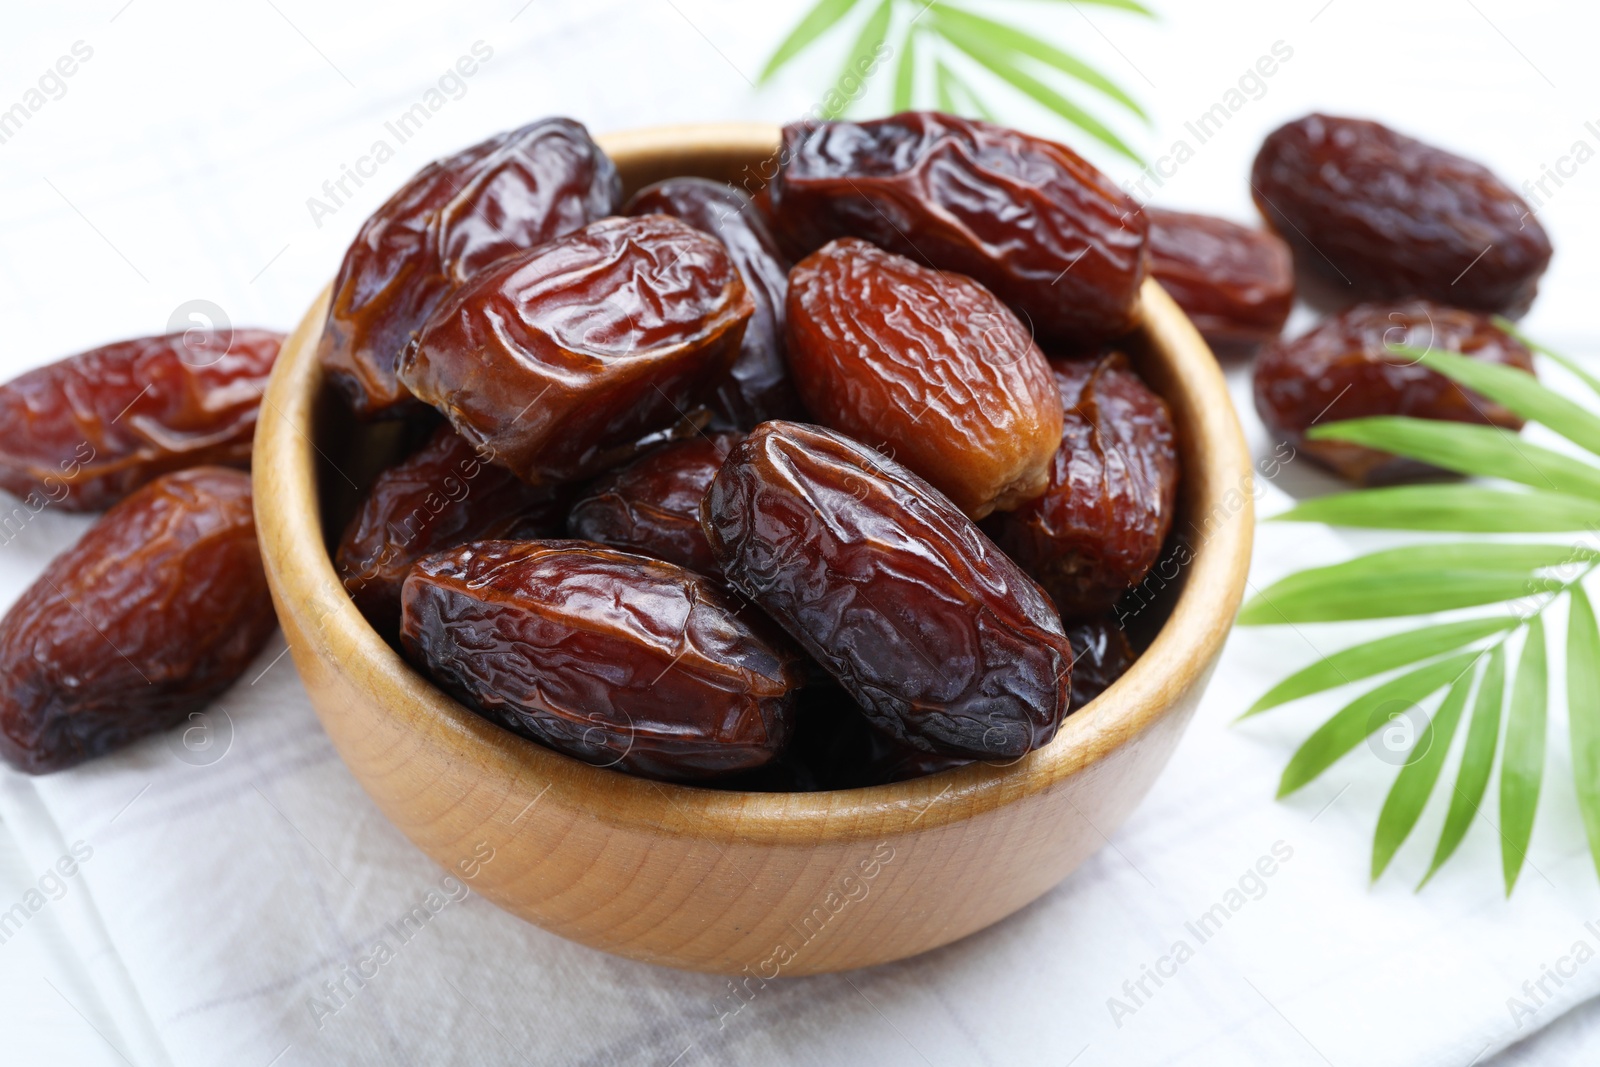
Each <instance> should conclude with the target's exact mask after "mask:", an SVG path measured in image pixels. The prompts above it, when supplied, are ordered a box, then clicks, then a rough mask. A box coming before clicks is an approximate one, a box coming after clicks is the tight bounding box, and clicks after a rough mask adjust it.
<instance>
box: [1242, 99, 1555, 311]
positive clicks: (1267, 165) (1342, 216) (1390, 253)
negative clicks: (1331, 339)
mask: <svg viewBox="0 0 1600 1067" xmlns="http://www.w3.org/2000/svg"><path fill="white" fill-rule="evenodd" d="M1250 181H1251V185H1252V187H1253V189H1254V191H1255V200H1256V206H1257V207H1259V208H1260V209H1261V213H1262V214H1263V215H1264V216H1265V217H1266V219H1267V221H1268V222H1270V223H1271V224H1272V226H1273V228H1274V229H1276V230H1277V231H1278V232H1279V233H1280V234H1281V235H1282V236H1283V238H1284V240H1286V241H1288V242H1289V244H1290V245H1292V246H1293V247H1294V250H1295V256H1296V261H1297V263H1298V264H1299V265H1300V266H1301V267H1302V268H1303V269H1306V270H1309V271H1310V272H1311V273H1312V274H1315V275H1319V276H1320V277H1321V278H1322V279H1323V280H1324V281H1325V282H1326V283H1327V284H1328V288H1329V289H1330V290H1331V291H1332V292H1334V293H1335V294H1337V295H1339V296H1343V297H1346V298H1348V299H1347V302H1350V303H1354V302H1355V301H1357V300H1403V299H1407V298H1410V297H1424V298H1426V299H1430V300H1438V301H1440V302H1442V303H1448V304H1452V305H1454V306H1456V307H1464V308H1471V309H1473V310H1478V311H1499V312H1505V313H1507V314H1516V313H1519V312H1521V311H1524V310H1526V309H1527V307H1528V305H1530V304H1531V303H1533V298H1534V294H1535V293H1536V292H1537V291H1538V287H1539V276H1540V275H1541V274H1543V273H1544V269H1545V267H1546V265H1548V264H1549V262H1550V254H1551V249H1550V239H1549V238H1548V237H1547V236H1546V235H1545V232H1544V228H1543V227H1542V226H1540V225H1539V220H1538V219H1537V218H1536V217H1535V216H1534V214H1533V210H1532V209H1531V208H1529V207H1528V205H1527V203H1526V202H1525V201H1524V200H1523V199H1522V198H1521V197H1520V196H1518V195H1517V194H1516V193H1514V192H1512V191H1511V189H1510V188H1509V187H1507V186H1506V185H1505V183H1503V182H1501V181H1500V179H1498V178H1496V177H1495V176H1494V175H1493V174H1491V173H1490V172H1489V171H1488V170H1487V169H1486V168H1484V167H1482V166H1480V165H1478V164H1477V163H1473V162H1472V161H1470V160H1466V159H1462V158H1461V157H1460V156H1457V155H1454V154H1452V153H1450V152H1446V151H1444V150H1443V149H1440V148H1435V147H1433V146H1432V145H1427V144H1423V143H1422V142H1421V141H1417V140H1414V139H1413V138H1410V137H1407V136H1405V135H1404V134H1400V133H1396V132H1395V131H1394V130H1391V129H1389V128H1388V127H1386V126H1382V125H1379V124H1378V123H1376V122H1367V121H1364V120H1361V119H1347V118H1337V117H1334V116H1331V115H1308V116H1306V117H1305V118H1303V119H1300V120H1298V121H1296V122H1291V123H1289V124H1287V125H1285V126H1282V127H1279V128H1278V129H1277V130H1274V131H1273V132H1272V133H1271V134H1270V135H1269V136H1268V137H1267V139H1266V141H1265V142H1264V143H1263V144H1262V146H1261V150H1260V152H1258V153H1257V155H1256V159H1255V165H1254V166H1253V168H1252V169H1251V174H1250Z"/></svg>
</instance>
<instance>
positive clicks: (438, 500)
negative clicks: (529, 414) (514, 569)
mask: <svg viewBox="0 0 1600 1067" xmlns="http://www.w3.org/2000/svg"><path fill="white" fill-rule="evenodd" d="M561 504H562V500H561V496H560V494H558V493H557V492H555V491H553V490H551V489H549V488H547V487H543V486H533V485H529V484H527V483H526V482H524V481H523V480H522V479H520V478H518V477H517V476H516V475H514V474H512V473H511V472H510V471H508V470H506V469H505V468H504V467H500V466H496V465H495V464H493V463H491V462H489V458H488V457H486V456H481V455H479V454H478V453H477V452H476V451H474V450H473V447H472V446H471V445H470V444H468V443H467V442H466V440H465V439H463V438H462V437H461V435H460V434H457V433H456V432H455V431H453V430H451V429H450V427H448V426H441V427H439V428H438V429H437V430H435V431H434V433H433V436H432V437H430V438H429V439H428V441H427V443H425V444H424V445H423V446H422V447H421V448H419V449H418V450H417V451H415V452H413V453H412V454H411V455H410V456H408V457H406V458H405V459H404V460H402V461H401V462H400V463H397V464H395V465H394V466H393V467H390V468H389V469H387V470H385V471H383V472H382V473H380V474H379V475H378V477H377V479H376V480H375V481H374V482H373V483H372V488H371V489H369V490H367V495H366V496H365V497H364V498H363V499H362V501H361V506H360V507H359V508H357V509H356V513H355V515H354V516H353V517H352V518H351V520H350V525H348V526H347V527H345V531H344V537H343V538H342V539H341V540H340V541H339V548H338V551H337V552H336V553H335V554H334V568H335V569H336V570H337V571H338V572H339V580H340V581H342V582H343V583H344V587H345V589H346V590H347V591H348V592H349V593H350V598H351V599H352V600H354V601H355V604H356V607H357V608H359V609H360V610H361V614H362V615H364V616H366V618H367V621H368V622H370V623H372V626H373V628H374V629H376V630H377V631H378V632H379V633H381V634H383V635H384V636H385V637H386V638H388V639H390V640H393V639H394V638H395V637H397V636H398V634H399V631H400V587H401V585H402V584H403V583H404V582H405V580H406V575H407V574H408V573H410V571H411V565H412V564H414V563H416V561H417V560H419V559H421V558H422V557H423V556H427V555H432V554H433V553H435V552H442V551H444V550H445V549H447V548H454V547H456V546H457V545H463V544H466V543H467V542H468V541H485V540H494V539H500V538H506V539H510V540H535V539H537V538H541V537H549V536H550V535H551V534H553V533H556V532H557V531H559V530H560V528H561V521H562V515H561V510H562V508H561Z"/></svg>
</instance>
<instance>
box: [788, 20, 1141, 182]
mask: <svg viewBox="0 0 1600 1067" xmlns="http://www.w3.org/2000/svg"><path fill="white" fill-rule="evenodd" d="M978 2H979V0H971V3H972V4H977V3H978ZM1039 2H1041V3H1043V2H1055V3H1058V4H1059V3H1062V2H1068V3H1072V4H1073V6H1074V7H1075V8H1077V7H1079V5H1090V6H1099V7H1108V8H1114V9H1118V10H1121V11H1126V12H1131V13H1133V14H1137V15H1143V16H1145V17H1147V18H1153V17H1154V15H1153V14H1152V12H1151V11H1150V10H1149V9H1148V8H1146V7H1144V6H1143V5H1141V4H1138V3H1135V2H1134V0H1039ZM862 7H864V8H868V9H869V10H868V13H867V15H866V16H865V20H864V21H863V22H862V23H861V26H860V29H859V30H858V32H857V33H856V36H855V38H854V40H853V42H852V44H851V45H850V48H849V51H848V52H847V53H846V54H845V58H844V62H843V66H842V68H841V69H842V71H843V73H842V74H841V75H840V78H839V83H840V84H846V83H847V82H848V80H849V79H851V78H854V77H855V75H856V71H858V70H859V69H861V67H860V66H859V64H861V63H862V62H863V61H864V60H867V59H870V58H871V57H873V56H874V55H875V54H876V53H877V49H878V48H879V47H880V46H882V45H883V44H885V43H886V42H888V41H889V40H890V38H891V36H892V37H893V38H894V39H895V40H896V42H897V43H896V44H895V46H894V59H895V65H894V71H893V73H894V85H893V110H895V111H904V110H906V109H908V108H911V107H919V106H935V107H938V108H939V110H941V111H946V112H949V113H951V114H957V115H966V116H969V117H976V118H983V119H991V120H992V119H993V118H994V112H993V111H992V109H991V107H990V105H989V103H988V102H987V101H986V100H985V99H984V98H983V97H982V96H980V95H979V93H978V92H977V90H976V89H974V88H973V86H972V84H971V83H970V82H969V81H968V80H967V79H966V78H965V77H963V76H962V75H961V73H960V72H959V70H958V66H959V61H958V62H955V63H953V62H952V60H953V59H954V57H956V56H960V57H962V60H964V61H968V62H970V63H971V64H973V65H975V66H976V67H978V68H981V69H983V70H985V71H987V72H988V73H989V74H991V75H993V76H994V77H995V78H996V79H998V80H999V81H1001V82H1003V83H1005V84H1006V85H1009V86H1010V87H1011V88H1012V89H1014V90H1015V91H1017V92H1020V93H1022V94H1024V95H1026V96H1028V97H1030V98H1032V99H1033V100H1034V101H1036V102H1037V103H1039V104H1041V105H1042V106H1044V107H1045V108H1048V109H1049V110H1050V111H1052V112H1054V113H1055V114H1056V115H1058V116H1060V117H1061V118H1062V119H1064V120H1066V121H1067V122H1069V123H1071V124H1072V125H1074V126H1076V127H1078V128H1079V129H1080V130H1083V131H1084V132H1085V133H1087V134H1089V135H1090V136H1092V137H1094V138H1095V139H1096V140H1098V141H1100V142H1101V143H1103V144H1105V145H1106V146H1108V147H1109V148H1111V149H1113V150H1115V151H1117V152H1119V153H1121V154H1122V155H1124V156H1126V157H1128V158H1129V159H1131V160H1134V161H1135V162H1138V163H1141V164H1142V163H1143V160H1142V159H1140V157H1139V155H1138V154H1137V153H1136V152H1134V150H1133V149H1132V148H1130V147H1128V145H1127V144H1126V143H1125V142H1124V141H1123V140H1122V139H1121V138H1120V137H1118V136H1117V134H1116V133H1115V132H1114V131H1113V130H1112V129H1111V128H1110V127H1108V126H1107V125H1106V124H1105V123H1103V122H1101V121H1100V120H1099V119H1098V118H1096V117H1095V116H1094V115H1093V114H1092V113H1090V112H1089V111H1087V110H1085V109H1084V108H1083V107H1081V106H1079V105H1078V104H1077V103H1076V102H1075V101H1074V100H1072V99H1071V98H1070V97H1068V96H1067V95H1065V94H1064V93H1063V92H1062V91H1061V89H1059V88H1058V87H1057V86H1056V85H1055V84H1052V82H1053V81H1056V80H1059V79H1060V78H1061V77H1062V76H1064V77H1065V78H1067V79H1070V80H1072V81H1074V82H1077V83H1079V84H1082V85H1086V86H1088V87H1090V88H1092V89H1094V90H1095V91H1096V92H1098V93H1100V94H1101V95H1102V96H1104V97H1105V98H1107V99H1108V100H1110V101H1112V102H1113V103H1115V104H1116V105H1118V106H1119V107H1121V108H1124V109H1126V110H1127V111H1129V112H1131V113H1133V114H1134V115H1136V116H1137V117H1138V118H1139V119H1141V120H1144V121H1145V122H1148V121H1149V117H1148V116H1147V115H1146V114H1145V112H1144V110H1143V109H1142V108H1141V107H1140V106H1139V104H1138V102H1137V101H1135V100H1134V99H1133V98H1132V97H1131V96H1129V95H1128V94H1127V93H1126V92H1124V91H1123V90H1122V89H1121V88H1119V87H1118V86H1117V84H1116V83H1115V82H1113V81H1112V80H1111V79H1110V78H1108V77H1106V76H1105V75H1104V74H1102V73H1101V72H1100V71H1098V70H1096V69H1095V68H1094V67H1092V66H1090V65H1089V64H1087V63H1085V62H1083V61H1082V60H1080V59H1078V58H1077V57H1076V56H1074V55H1072V54H1070V53H1068V52H1066V51H1063V50H1062V49H1061V48H1058V47H1056V46H1055V45H1053V44H1050V43H1048V42H1046V41H1042V40H1039V39H1038V38H1037V37H1035V36H1034V35H1033V34H1031V33H1029V32H1028V31H1026V30H1023V29H1021V28H1019V27H1017V26H1012V25H1008V24H1006V23H1003V22H997V21H995V20H994V19H991V18H988V17H986V16H984V15H981V14H979V13H978V12H977V11H974V10H972V8H971V6H957V5H955V4H947V3H944V2H942V0H818V3H817V4H816V5H815V6H814V7H812V8H811V9H810V10H809V11H807V12H806V14H805V15H804V16H802V17H801V19H800V21H799V22H798V23H796V25H795V27H794V29H793V30H791V31H790V32H789V35H788V36H787V37H785V38H784V40H783V42H782V43H781V44H779V45H778V48H777V50H776V51H774V52H773V53H772V58H771V59H769V60H768V61H767V65H766V67H765V69H763V70H762V72H761V78H760V80H761V81H762V82H765V81H767V80H768V79H770V78H771V77H772V76H773V75H774V74H776V73H777V72H778V71H779V70H781V69H783V68H784V67H785V66H787V65H788V64H789V63H790V62H791V61H792V60H793V59H794V58H795V57H796V56H798V55H799V54H800V53H801V52H803V51H805V50H807V49H809V48H810V47H811V46H812V45H813V44H814V43H816V41H817V40H818V38H820V37H822V36H823V35H824V34H826V33H827V32H828V31H829V30H831V29H833V28H834V27H835V26H836V25H838V23H840V22H841V21H842V20H844V18H845V16H846V15H848V14H850V13H851V12H852V11H853V10H855V9H856V8H862ZM1079 14H1080V15H1083V12H1082V11H1081V10H1080V11H1079ZM1083 18H1084V19H1085V24H1086V25H1092V24H1090V23H1088V21H1087V19H1088V16H1087V15H1083ZM836 99H837V100H838V101H839V103H838V104H837V105H836V106H828V107H824V109H823V117H824V118H829V119H832V118H837V117H838V116H839V115H840V114H842V113H843V112H844V111H845V110H846V109H848V107H849V106H850V104H851V103H852V99H851V98H850V94H845V95H843V96H840V97H836Z"/></svg>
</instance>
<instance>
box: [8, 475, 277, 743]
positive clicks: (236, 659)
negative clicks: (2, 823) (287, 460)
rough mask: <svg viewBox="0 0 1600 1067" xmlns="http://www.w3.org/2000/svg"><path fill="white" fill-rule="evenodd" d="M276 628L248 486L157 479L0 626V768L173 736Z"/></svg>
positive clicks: (59, 562) (67, 556) (59, 561)
mask: <svg viewBox="0 0 1600 1067" xmlns="http://www.w3.org/2000/svg"><path fill="white" fill-rule="evenodd" d="M275 626H276V619H275V617H274V616H273V613H272V600H271V597H270V596H269V594H268V592H267V579H266V574H265V572H264V571H263V569H262V566H261V557H260V554H259V552H258V551H257V548H256V534H255V519H254V516H253V513H252V511H251V504H250V477H249V475H247V474H244V473H242V472H240V471H236V470H229V469H226V468H221V467H195V468H193V469H190V470H185V471H179V472H177V473H174V474H168V475H165V476H163V477H161V478H157V479H156V480H155V481H153V482H150V483H149V484H147V485H145V486H144V487H143V488H141V489H139V490H138V491H137V492H135V493H133V494H132V495H131V496H129V497H128V498H126V499H125V500H123V501H122V502H120V503H119V504H117V505H115V506H114V507H113V508H111V510H110V511H107V512H106V513H105V515H103V516H102V517H101V518H100V520H99V521H98V522H97V523H95V525H94V526H92V527H90V529H89V531H88V532H87V533H85V534H84V535H83V539H82V540H80V541H79V542H78V543H77V544H76V545H74V546H73V547H71V548H69V549H67V551H66V552H64V553H62V554H61V555H60V556H59V557H57V558H56V559H55V561H54V562H52V563H51V564H50V566H49V567H48V568H46V570H45V572H44V574H43V575H42V576H40V578H39V580H38V581H37V582H35V583H34V584H33V586H32V587H30V588H29V589H28V590H27V591H26V592H24V593H23V594H22V598H21V599H20V600H18V601H17V603H16V604H15V605H14V606H13V607H12V608H11V610H10V611H9V612H8V613H7V614H6V616H5V618H4V620H0V756H3V757H4V758H5V760H6V762H7V763H9V764H10V765H11V766H13V767H15V768H17V769H18V770H23V771H27V772H29V773H30V774H43V773H46V772H49V771H57V770H61V769H63V768H66V767H71V766H73V765H75V764H78V763H81V762H83V761H84V760H87V759H92V758H93V757H95V756H99V755H101V754H103V753H106V752H110V751H111V750H113V749H116V748H121V747H122V746H124V745H126V744H128V743H129V742H131V741H133V740H135V739H137V738H139V737H142V736H144V735H146V734H150V733H154V732H156V731H158V730H163V729H166V728H167V727H169V726H174V725H176V724H177V723H180V722H182V721H183V720H184V718H185V717H186V716H187V715H189V713H191V712H193V711H197V710H199V709H201V708H203V707H205V705H206V704H208V703H209V702H210V701H211V700H212V699H213V698H215V697H216V696H218V695H219V694H220V693H221V692H222V691H223V690H224V689H226V688H228V686H230V685H232V684H233V682H234V680H235V679H237V678H238V677H239V675H240V674H241V673H242V672H243V671H244V669H245V668H246V667H247V666H249V664H250V661H251V659H253V658H254V657H255V654H256V653H257V652H258V651H260V649H261V646H262V644H263V643H264V642H265V641H266V639H267V638H268V637H269V636H271V634H272V631H273V629H274V627H275Z"/></svg>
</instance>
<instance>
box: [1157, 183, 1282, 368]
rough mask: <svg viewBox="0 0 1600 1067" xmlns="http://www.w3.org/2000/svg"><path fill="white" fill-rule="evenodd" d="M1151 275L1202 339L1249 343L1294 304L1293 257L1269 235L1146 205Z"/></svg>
mask: <svg viewBox="0 0 1600 1067" xmlns="http://www.w3.org/2000/svg"><path fill="white" fill-rule="evenodd" d="M1144 210H1145V214H1146V215H1148V216H1149V217H1150V274H1151V275H1152V276H1153V277H1154V278H1155V280H1156V281H1158V282H1160V283H1161V286H1162V288H1164V289H1165V290H1166V291H1167V293H1168V295H1170V296H1171V297H1172V299H1173V300H1174V301H1176V302H1177V304H1178V306H1179V307H1181V308H1182V309H1183V310H1184V313H1185V314H1186V315H1188V316H1189V320H1190V321H1191V322H1193V323H1194V325H1195V328H1196V329H1197V330H1199V331H1200V334H1201V336H1203V337H1204V338H1205V339H1206V340H1207V341H1209V342H1211V343H1212V344H1222V345H1247V344H1255V343H1258V342H1261V341H1270V340H1272V339H1273V338H1274V337H1277V336H1278V335H1279V334H1280V333H1282V332H1283V324H1284V322H1285V321H1287V319H1288V318H1289V312H1290V311H1291V310H1293V308H1294V258H1293V256H1292V255H1291V254H1290V252H1289V246H1288V245H1286V244H1284V243H1283V241H1282V240H1281V239H1280V238H1278V237H1276V236H1275V235H1273V234H1270V233H1267V232H1265V231H1263V230H1252V229H1250V228H1249V227H1247V226H1240V225H1239V224H1238V223H1235V222H1229V221H1228V220H1227V219H1219V218H1217V217H1216V216H1214V215H1196V214H1192V213H1190V212H1184V211H1165V210H1162V209H1161V208H1153V207H1147V208H1145V209H1144Z"/></svg>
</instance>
